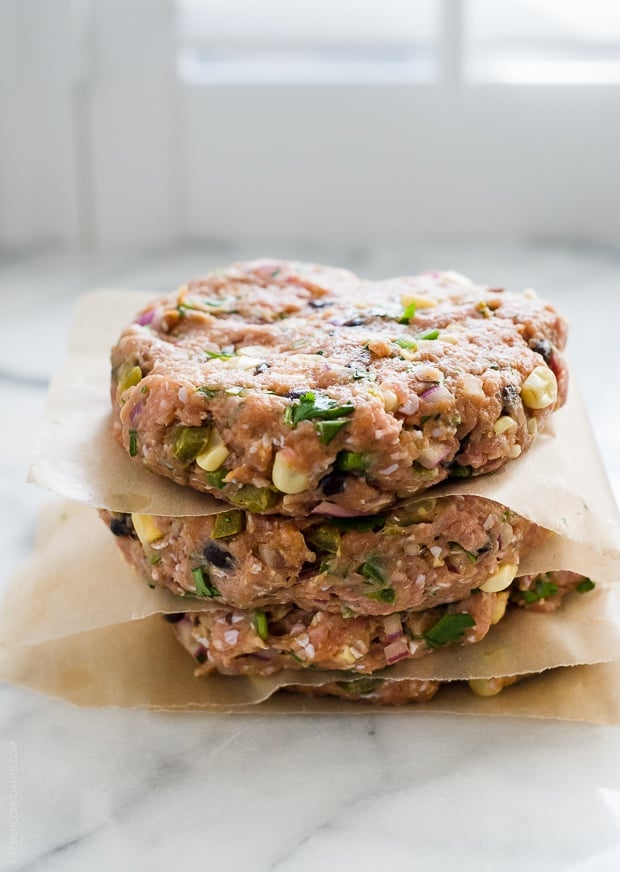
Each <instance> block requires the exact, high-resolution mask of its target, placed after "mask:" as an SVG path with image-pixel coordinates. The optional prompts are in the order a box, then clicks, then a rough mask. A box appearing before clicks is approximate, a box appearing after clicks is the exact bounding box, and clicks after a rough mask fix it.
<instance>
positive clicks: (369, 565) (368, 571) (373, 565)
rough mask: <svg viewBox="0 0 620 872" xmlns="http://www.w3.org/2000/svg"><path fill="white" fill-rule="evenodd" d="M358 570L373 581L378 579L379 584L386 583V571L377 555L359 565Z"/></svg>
mask: <svg viewBox="0 0 620 872" xmlns="http://www.w3.org/2000/svg"><path fill="white" fill-rule="evenodd" d="M356 572H359V574H360V575H363V576H364V577H365V578H369V579H370V580H371V581H376V582H377V584H385V583H386V579H385V572H384V571H383V567H382V566H381V565H380V564H379V562H378V560H377V558H376V557H372V556H371V557H369V558H368V560H366V561H364V563H362V564H361V565H360V566H358V567H357V570H356Z"/></svg>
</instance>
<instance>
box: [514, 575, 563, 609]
mask: <svg viewBox="0 0 620 872" xmlns="http://www.w3.org/2000/svg"><path fill="white" fill-rule="evenodd" d="M557 592H558V586H557V584H555V582H553V581H549V576H547V575H545V576H544V577H543V578H537V579H536V583H535V584H534V588H533V590H520V591H519V593H520V594H521V597H522V598H523V599H524V600H525V602H526V603H528V604H529V603H537V602H538V601H539V600H542V599H546V598H547V597H548V596H553V594H554V593H557Z"/></svg>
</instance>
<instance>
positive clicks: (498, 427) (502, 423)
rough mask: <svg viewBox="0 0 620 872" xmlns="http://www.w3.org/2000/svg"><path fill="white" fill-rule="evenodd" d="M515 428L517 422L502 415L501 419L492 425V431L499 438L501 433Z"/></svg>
mask: <svg viewBox="0 0 620 872" xmlns="http://www.w3.org/2000/svg"><path fill="white" fill-rule="evenodd" d="M516 426H517V422H516V421H515V419H514V418H511V417H510V415H502V416H501V418H498V419H497V421H496V422H495V424H493V429H494V430H495V432H496V433H497V435H498V436H501V435H502V433H507V432H508V431H509V430H514V429H515V427H516Z"/></svg>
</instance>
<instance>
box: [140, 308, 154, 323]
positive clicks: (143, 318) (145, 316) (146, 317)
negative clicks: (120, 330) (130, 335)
mask: <svg viewBox="0 0 620 872" xmlns="http://www.w3.org/2000/svg"><path fill="white" fill-rule="evenodd" d="M154 317H155V309H149V310H148V311H147V312H143V313H142V315H140V317H139V318H138V319H137V320H136V324H139V325H140V326H141V327H146V325H147V324H150V323H151V322H152V320H153V318H154Z"/></svg>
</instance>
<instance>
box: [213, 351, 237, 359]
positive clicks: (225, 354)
mask: <svg viewBox="0 0 620 872" xmlns="http://www.w3.org/2000/svg"><path fill="white" fill-rule="evenodd" d="M205 354H206V355H207V357H208V358H209V360H230V358H231V357H236V354H235V352H234V351H231V352H229V351H205Z"/></svg>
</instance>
